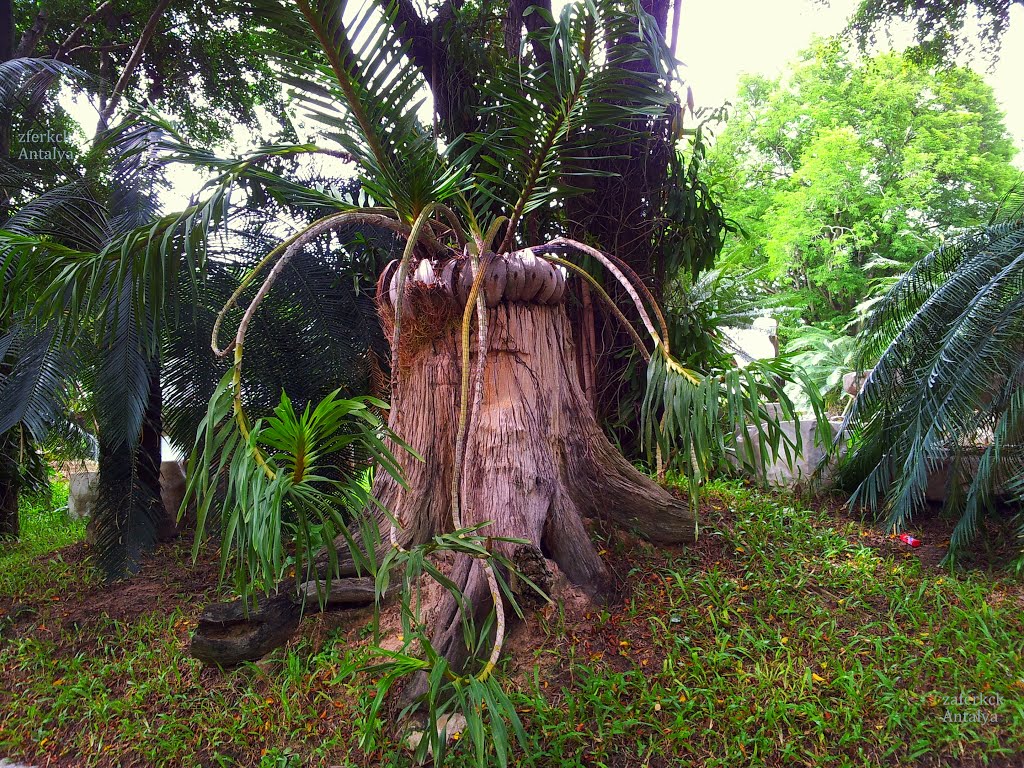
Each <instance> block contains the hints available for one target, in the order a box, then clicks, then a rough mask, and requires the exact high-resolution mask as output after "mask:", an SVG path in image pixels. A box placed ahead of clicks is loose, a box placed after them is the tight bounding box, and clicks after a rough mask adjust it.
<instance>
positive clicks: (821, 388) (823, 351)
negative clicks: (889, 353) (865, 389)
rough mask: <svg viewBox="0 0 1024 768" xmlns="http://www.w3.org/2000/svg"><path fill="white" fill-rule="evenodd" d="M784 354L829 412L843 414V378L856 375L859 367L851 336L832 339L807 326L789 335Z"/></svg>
mask: <svg viewBox="0 0 1024 768" xmlns="http://www.w3.org/2000/svg"><path fill="white" fill-rule="evenodd" d="M786 352H787V353H789V354H791V355H792V358H793V362H794V363H795V364H796V365H799V366H800V367H801V368H802V369H803V371H804V373H805V374H806V376H807V378H808V379H809V380H810V381H811V382H813V384H814V386H815V387H816V388H817V390H818V394H819V395H820V396H821V399H822V401H823V402H824V404H825V407H826V408H827V409H828V410H829V411H833V412H834V411H843V410H845V407H846V405H847V404H848V403H849V395H847V394H846V393H845V392H844V391H843V377H844V376H845V375H846V374H848V373H852V372H854V371H856V370H857V366H858V364H859V360H858V357H859V348H858V344H857V338H856V337H855V336H850V335H847V334H842V335H840V336H833V335H832V333H830V332H829V331H827V330H824V329H822V328H817V327H815V326H813V325H808V326H804V327H802V328H799V329H797V330H796V331H794V332H793V333H792V334H791V335H790V338H789V339H787V341H786ZM860 364H862V363H860Z"/></svg>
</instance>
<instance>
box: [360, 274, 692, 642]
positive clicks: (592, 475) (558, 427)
mask: <svg viewBox="0 0 1024 768" xmlns="http://www.w3.org/2000/svg"><path fill="white" fill-rule="evenodd" d="M518 258H520V254H510V255H509V256H507V257H505V261H506V263H507V264H508V267H507V269H506V268H503V269H502V270H500V271H507V272H508V274H509V275H511V274H512V271H513V263H514V261H515V260H516V259H518ZM499 261H500V260H499ZM527 261H529V258H528V259H527ZM538 261H539V260H538ZM542 266H543V267H544V268H546V269H548V270H551V269H553V268H552V267H551V266H550V265H548V264H546V263H542ZM529 269H531V267H529V266H528V267H527V272H529ZM435 271H436V273H437V274H444V270H443V269H438V270H435ZM419 274H420V275H422V272H420V273H419ZM511 279H512V278H511V277H509V278H508V280H509V281H511ZM452 282H453V283H454V278H453V279H452ZM439 283H440V284H434V285H432V286H429V285H428V286H422V287H421V286H419V285H417V284H416V283H415V282H414V283H413V284H412V286H411V288H410V290H409V292H408V294H407V300H408V304H407V306H408V317H406V318H405V319H403V328H408V330H407V331H405V332H406V333H407V334H408V335H409V336H414V337H415V338H414V339H413V341H412V342H411V343H409V344H408V345H406V344H405V343H400V346H401V350H400V352H399V361H398V365H397V366H396V368H395V370H396V377H397V388H398V393H399V402H398V405H397V407H396V408H394V409H393V410H392V412H391V417H390V421H389V427H390V428H391V429H392V430H393V431H394V432H395V433H396V434H398V435H399V436H400V437H401V438H402V439H403V440H405V441H406V442H407V443H408V444H409V445H410V446H411V447H412V448H414V449H415V450H416V451H417V452H418V453H419V454H420V455H421V456H423V461H422V462H420V461H416V460H414V459H413V458H412V457H411V456H409V455H408V454H406V453H404V452H403V451H402V450H401V449H397V451H398V455H399V457H401V458H403V459H404V460H403V465H404V466H405V468H406V472H407V484H408V488H402V487H401V486H400V485H399V484H398V483H397V482H396V481H395V480H394V479H393V478H391V477H389V476H388V475H386V474H385V473H380V474H378V476H377V480H376V483H375V486H374V494H375V495H376V496H377V498H378V499H381V500H382V501H384V503H385V505H386V506H387V507H388V508H389V509H391V510H393V511H395V512H396V513H397V515H398V517H399V522H400V525H399V528H398V538H399V542H400V543H401V544H402V545H404V546H409V545H413V544H417V543H420V542H422V541H424V540H426V539H427V538H428V537H429V536H431V535H433V534H434V533H437V532H440V531H446V530H451V528H452V520H451V480H452V474H451V473H452V463H453V452H454V444H455V440H454V436H455V432H456V427H457V418H458V407H459V393H460V383H461V373H462V371H461V358H460V354H459V353H460V340H459V328H458V323H452V322H450V320H449V321H447V322H445V321H442V322H438V315H439V314H440V313H438V311H437V304H438V302H440V301H441V300H442V297H444V296H446V295H451V294H455V293H457V290H453V291H451V292H450V293H449V294H446V291H445V289H446V288H447V286H446V285H444V278H440V279H439ZM428 292H432V293H433V294H434V295H432V296H430V297H429V299H427V298H425V294H427V293H428ZM513 292H514V289H513V288H512V286H511V282H510V283H509V287H508V290H507V291H506V292H505V294H504V295H501V296H500V301H497V302H495V301H491V302H490V303H492V304H496V306H494V307H493V308H492V309H490V310H489V317H488V334H487V335H488V344H487V355H486V364H485V367H484V373H483V398H482V401H481V405H480V409H479V412H478V413H477V414H476V416H475V420H474V421H473V422H472V423H471V424H470V425H469V433H468V434H469V437H468V440H467V443H466V452H465V461H464V466H463V470H462V476H461V480H460V484H459V493H460V499H459V501H460V505H459V506H460V509H461V516H462V524H463V525H464V526H466V527H468V526H473V525H476V524H479V523H484V522H489V524H488V525H487V526H485V527H484V528H482V529H481V531H480V533H481V534H482V535H485V536H493V537H508V538H517V539H526V540H527V541H529V542H530V544H531V545H532V547H533V549H534V551H535V552H537V553H540V554H542V555H543V557H544V558H547V559H549V560H552V561H554V562H555V563H556V564H557V565H558V567H559V568H560V569H561V570H562V572H563V573H564V574H565V575H566V576H567V578H568V579H569V580H570V581H572V582H573V583H574V584H576V585H578V586H580V587H582V588H583V589H585V590H587V591H589V592H590V593H591V594H593V595H599V594H601V593H603V592H604V591H605V588H606V587H607V585H608V584H607V582H608V572H607V570H606V568H605V566H604V564H603V563H602V561H601V558H600V557H599V556H598V555H597V552H596V550H595V548H594V545H593V544H592V542H591V539H590V536H589V535H588V533H587V528H586V521H587V520H588V519H596V518H604V519H607V520H610V521H612V522H614V523H616V524H618V525H620V526H622V527H625V528H627V529H631V530H634V531H636V532H638V533H640V534H642V535H644V536H646V537H647V538H649V539H652V540H654V541H660V542H676V541H692V540H693V538H694V536H695V534H696V524H695V518H694V515H693V512H692V511H691V510H690V509H689V508H688V507H687V505H686V504H685V503H684V502H682V501H681V500H679V499H677V498H675V497H673V496H672V495H671V494H670V493H668V492H667V491H666V490H665V489H663V488H661V487H660V486H658V485H657V484H656V483H654V482H653V481H652V480H651V479H650V478H648V477H646V476H645V475H643V474H642V473H640V472H639V471H637V470H636V469H635V468H634V467H633V466H632V465H631V464H630V463H629V462H628V461H627V460H626V459H625V458H624V457H623V456H622V455H621V454H620V453H619V452H618V451H617V450H616V449H615V448H614V447H613V446H612V445H611V443H610V442H609V441H608V439H607V438H606V437H605V435H604V433H603V432H602V430H601V428H600V426H599V425H598V423H597V420H596V418H595V416H594V413H593V410H592V409H591V408H590V406H589V404H588V402H587V399H586V397H585V396H584V394H583V392H582V390H581V386H580V381H579V376H578V373H577V366H576V363H575V360H576V358H575V353H574V351H573V341H572V330H571V328H570V324H569V320H568V317H567V315H566V312H565V308H564V305H563V303H562V302H561V301H559V302H558V303H554V304H551V303H537V301H536V298H537V297H540V298H543V294H544V290H543V288H542V289H541V290H540V291H539V293H538V296H535V297H534V298H532V299H530V298H527V300H526V301H523V300H521V299H522V298H523V297H524V296H525V297H528V295H529V292H530V290H529V288H526V289H525V290H517V292H515V298H514V299H513V300H509V295H508V294H509V293H513ZM499 293H500V292H499ZM450 301H451V307H450V309H449V312H450V317H455V318H458V317H460V316H461V314H462V306H461V305H460V304H459V302H457V301H456V300H455V299H454V298H451V299H450ZM424 307H430V309H429V311H425V310H424ZM390 311H391V310H390V307H388V306H385V307H383V308H382V312H383V318H382V319H383V320H384V323H385V326H386V327H387V326H390V314H389V313H390ZM428 329H433V334H431V333H430V332H429V331H428ZM474 337H475V334H474ZM478 353H479V350H477V349H476V348H475V344H474V348H473V357H474V358H475V357H476V356H477V354H478ZM473 365H475V362H473V363H471V368H472V366H473ZM381 523H382V526H383V525H384V524H385V521H383V520H382V521H381ZM382 541H383V542H384V544H387V534H386V533H384V535H382ZM494 548H495V549H496V550H500V551H502V553H503V554H504V555H506V556H507V557H508V558H509V559H511V560H512V561H513V562H517V561H518V560H520V559H522V558H523V557H524V556H525V553H524V551H523V547H522V546H521V545H510V544H508V543H505V542H496V543H495V544H494ZM453 579H454V580H455V581H456V583H457V584H459V585H460V586H461V587H463V593H464V596H465V597H466V598H468V600H469V601H470V603H471V605H472V606H473V611H474V613H477V614H481V613H486V611H488V610H489V609H490V607H491V602H490V599H491V598H490V592H489V590H488V588H487V585H486V582H485V579H484V574H483V568H482V564H481V563H480V561H478V560H471V559H470V558H468V557H466V558H464V560H463V561H462V562H461V563H459V564H458V565H457V566H456V570H455V573H454V574H453ZM457 614H458V611H457V606H456V603H455V600H454V599H453V598H446V604H445V605H444V606H442V608H441V610H440V612H439V613H438V614H437V616H438V619H437V625H436V635H435V637H434V640H433V642H434V646H435V648H437V649H438V650H439V651H441V652H443V653H445V654H446V655H448V657H449V659H451V660H452V661H458V660H459V659H460V658H461V657H462V656H464V655H465V653H466V649H465V648H464V647H462V629H461V626H460V621H459V617H458V615H457Z"/></svg>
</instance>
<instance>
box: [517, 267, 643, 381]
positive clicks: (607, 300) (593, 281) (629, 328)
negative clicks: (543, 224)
mask: <svg viewBox="0 0 1024 768" xmlns="http://www.w3.org/2000/svg"><path fill="white" fill-rule="evenodd" d="M537 255H538V256H540V257H541V258H542V259H544V260H545V261H550V262H551V263H553V264H559V265H561V266H563V267H565V268H567V269H571V270H572V271H574V272H575V273H576V274H578V275H579V276H580V277H582V278H583V279H584V280H586V281H587V282H588V283H589V284H590V287H591V288H592V289H593V290H594V291H595V292H596V293H597V295H598V296H599V297H600V299H601V300H602V301H603V302H604V304H605V306H606V307H608V309H609V310H610V311H611V312H612V314H613V315H615V317H616V318H618V320H619V322H620V323H621V324H622V327H623V328H625V329H626V332H627V333H629V335H630V337H632V339H633V343H634V344H636V348H637V350H638V351H639V352H640V354H641V356H643V358H644V362H645V363H646V362H648V361H650V359H651V353H650V352H648V351H647V347H646V346H644V340H643V339H641V338H640V334H639V333H637V332H636V329H635V328H634V327H633V325H632V324H631V323H630V322H629V320H627V319H626V316H625V315H624V314H623V313H622V310H621V309H619V308H618V306H616V304H615V302H614V301H612V297H611V296H609V295H608V292H607V291H605V289H604V288H603V287H602V286H601V283H600V282H599V281H598V280H597V278H595V277H594V276H593V275H591V274H590V273H589V272H587V270H585V269H584V268H583V267H581V266H580V265H579V264H574V263H573V262H571V261H569V260H568V259H563V258H560V257H558V256H552V255H551V254H547V253H540V254H537Z"/></svg>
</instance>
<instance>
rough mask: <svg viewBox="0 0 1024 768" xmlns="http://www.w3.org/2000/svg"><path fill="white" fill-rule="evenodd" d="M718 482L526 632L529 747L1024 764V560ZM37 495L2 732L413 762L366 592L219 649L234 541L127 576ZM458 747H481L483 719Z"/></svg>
mask: <svg viewBox="0 0 1024 768" xmlns="http://www.w3.org/2000/svg"><path fill="white" fill-rule="evenodd" d="M58 503H59V502H58ZM704 504H705V508H704V510H703V511H702V533H701V538H700V541H699V542H698V544H697V545H696V546H694V547H689V548H678V549H677V548H672V549H660V548H654V547H651V546H650V545H647V544H644V543H639V542H636V541H634V540H632V539H629V538H628V537H623V536H621V535H617V534H616V535H613V536H612V538H610V539H607V540H605V541H603V542H602V546H603V548H604V549H603V555H604V556H605V557H606V558H607V561H608V564H609V566H610V567H611V568H612V570H613V571H614V573H615V575H616V579H617V582H618V587H619V596H618V597H617V598H616V599H615V600H614V601H612V603H610V604H609V605H607V606H606V607H604V608H601V607H596V608H595V607H591V606H587V605H585V604H582V603H580V602H579V601H572V600H566V601H565V602H564V603H562V604H561V605H558V606H554V607H549V608H547V609H545V610H544V611H542V612H541V613H539V614H537V615H536V616H534V617H533V618H532V619H531V620H530V622H529V623H528V624H527V625H525V626H521V627H519V628H518V629H517V630H516V631H515V632H514V633H513V635H512V637H510V639H509V646H508V647H509V648H510V651H509V653H508V654H506V657H505V659H506V661H505V674H506V675H507V677H508V680H509V682H508V687H509V689H510V692H511V696H512V698H513V700H514V701H515V702H516V705H517V707H518V708H519V709H520V711H521V713H522V718H523V721H524V723H525V724H526V726H527V729H528V731H529V732H530V733H531V734H532V738H533V739H534V744H532V745H531V747H530V748H529V750H526V751H525V752H524V751H523V750H519V749H517V750H516V752H515V754H514V756H513V761H514V762H515V763H516V764H523V765H527V764H534V765H538V766H623V767H625V766H651V767H652V768H653V767H655V766H676V765H703V766H747V765H752V766H760V765H766V766H837V767H838V766H861V765H884V766H892V765H918V766H933V765H934V766H938V765H943V766H975V765H978V766H980V765H995V766H1022V765H1024V659H1022V650H1024V586H1022V584H1021V583H1020V581H1019V580H1017V579H1014V578H1013V577H1012V575H1010V573H1009V572H1006V573H1001V572H995V573H985V572H982V571H978V570H975V571H965V572H958V573H955V574H951V573H950V572H949V571H948V570H942V569H940V568H939V567H938V566H937V564H936V562H935V560H936V558H932V559H931V560H929V558H928V557H926V556H925V555H926V553H927V551H928V547H927V546H926V547H922V548H921V550H910V549H909V548H906V547H905V546H904V545H902V544H899V543H898V542H894V541H892V540H891V539H888V538H887V537H884V536H881V535H879V534H878V533H877V532H876V531H874V530H873V529H871V528H870V527H868V526H865V525H864V524H862V523H860V522H858V521H852V520H848V519H846V518H844V517H842V516H840V515H836V514H835V513H833V512H830V511H829V510H828V508H827V507H825V506H822V507H820V508H816V507H814V506H810V505H807V504H802V503H797V502H795V501H794V500H792V499H788V498H786V497H781V496H774V495H763V494H760V493H757V492H753V491H750V490H746V489H744V488H741V487H739V486H716V487H714V488H713V489H711V490H710V491H709V492H708V493H707V494H706V496H705V499H704ZM25 517H26V521H25V526H24V528H25V538H24V541H23V543H22V544H21V545H19V546H18V547H16V548H10V547H8V548H6V549H3V550H0V627H2V637H0V757H12V758H18V759H22V760H26V761H28V762H31V763H34V764H37V765H51V766H94V765H95V766H108V765H109V766H113V765H138V766H158V765H173V766H198V765H203V766H206V765H259V766H305V765H324V766H335V765H336V766H347V765H360V766H362V765H365V766H377V765H395V766H398V765H408V764H409V756H408V753H407V752H405V751H404V750H403V748H402V747H401V745H400V744H399V740H398V738H397V737H396V734H395V732H394V730H393V728H392V727H391V725H390V724H385V726H384V727H383V728H382V729H380V730H379V731H377V732H376V734H375V735H373V736H372V737H371V738H370V739H369V741H368V742H367V743H366V744H365V745H364V746H365V748H364V749H361V748H360V746H359V733H358V732H359V730H360V729H361V728H362V727H363V726H364V725H365V718H366V712H367V711H368V708H369V705H370V702H371V700H372V698H373V695H374V692H375V690H374V687H373V680H372V679H370V678H369V676H368V675H367V674H365V673H362V672H359V671H358V670H359V668H360V667H361V666H362V665H364V664H365V663H367V658H366V657H367V651H366V642H365V640H364V639H363V636H364V635H365V630H364V627H363V625H364V624H365V619H366V614H365V612H364V613H356V614H353V613H348V614H341V613H339V614H327V615H323V616H316V617H312V618H310V619H307V620H306V621H305V622H304V624H303V625H302V628H301V631H300V635H299V636H297V637H296V639H295V640H293V641H292V642H291V643H290V644H289V645H288V646H287V647H286V648H284V649H281V650H279V651H278V652H276V653H275V654H273V655H272V656H271V657H270V658H269V659H268V660H265V661H263V662H260V663H259V664H251V665H248V666H246V667H244V668H242V669H239V670H237V671H234V672H229V673H224V672H220V671H218V670H212V669H203V668H202V667H201V666H200V665H199V663H198V662H196V661H194V660H193V659H191V658H189V656H188V653H187V643H188V636H189V631H190V628H191V626H192V624H193V621H194V619H195V617H196V616H197V615H198V613H199V611H200V610H201V609H202V607H203V605H204V604H205V602H206V601H207V600H208V599H211V598H212V597H213V596H214V592H213V590H212V589H211V588H210V587H211V585H212V584H213V582H214V581H215V578H216V576H215V574H216V571H215V567H214V566H213V565H212V564H211V563H207V562H203V563H200V564H199V565H197V566H195V567H193V566H192V565H191V564H190V562H189V559H188V555H187V553H186V550H187V546H186V545H185V544H182V545H179V546H176V547H170V548H166V549H164V550H162V551H160V552H159V553H158V555H157V556H156V557H155V558H153V559H152V560H151V561H150V562H148V563H147V564H146V566H145V568H144V569H143V572H142V573H141V574H140V576H139V577H137V578H136V579H133V580H130V581H126V582H121V583H118V584H115V585H110V586H105V585H102V584H99V583H98V582H97V581H96V577H95V576H94V575H93V574H92V572H91V570H90V566H89V561H88V558H87V556H86V554H85V550H84V546H83V545H82V544H72V545H71V546H68V545H69V544H70V543H71V542H72V541H74V540H75V539H78V538H80V537H81V535H82V529H81V526H80V525H77V524H75V525H69V524H68V523H66V522H64V521H63V518H62V513H60V512H59V511H58V512H51V511H49V510H47V509H43V508H39V507H35V508H33V509H31V510H29V511H27V513H26V515H25ZM927 544H928V542H927V541H926V545H927ZM979 697H982V698H981V699H980V700H979ZM463 752H465V753H466V754H463ZM455 758H456V759H455V762H456V764H469V763H470V760H469V756H468V750H464V749H460V747H459V745H456V747H455Z"/></svg>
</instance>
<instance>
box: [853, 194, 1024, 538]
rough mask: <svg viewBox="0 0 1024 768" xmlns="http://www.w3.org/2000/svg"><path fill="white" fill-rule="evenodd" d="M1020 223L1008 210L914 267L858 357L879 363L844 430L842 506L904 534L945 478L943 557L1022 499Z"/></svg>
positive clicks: (1023, 229)
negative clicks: (857, 508) (847, 500)
mask: <svg viewBox="0 0 1024 768" xmlns="http://www.w3.org/2000/svg"><path fill="white" fill-rule="evenodd" d="M1022 213H1024V208H1022V207H1021V206H1020V203H1019V201H1017V204H1016V207H1014V206H1013V205H1011V206H1009V207H1008V208H1007V209H1006V210H1005V212H1004V213H1003V214H1001V217H1000V220H998V221H995V222H993V223H992V224H990V225H989V226H987V227H984V228H980V229H977V230H973V231H971V232H969V233H967V234H965V235H962V236H960V237H957V238H953V239H952V240H950V241H949V242H948V243H946V244H944V245H943V246H941V247H940V248H937V249H936V250H935V251H933V252H932V253H930V254H929V255H928V256H926V257H925V258H924V259H922V260H921V261H920V262H918V264H916V265H915V266H914V267H913V269H911V270H910V271H909V272H908V273H907V274H906V275H905V276H904V277H903V278H901V279H900V281H899V282H898V283H897V284H896V285H895V286H894V287H893V288H892V290H890V291H889V293H888V294H887V295H886V296H885V297H884V298H883V300H882V301H881V302H879V303H878V305H877V306H876V308H875V310H874V312H873V313H872V314H871V316H870V317H869V319H868V323H867V327H866V328H865V331H864V334H863V337H862V342H861V344H862V346H861V347H860V350H859V353H860V355H861V360H862V361H863V360H869V361H870V360H872V359H874V358H875V357H877V362H876V363H875V365H874V368H873V369H872V370H871V372H870V376H868V378H867V380H866V382H865V384H864V387H863V389H862V390H861V392H860V394H859V395H858V396H857V398H856V400H855V401H854V403H853V405H852V407H851V409H850V411H849V414H848V416H847V419H846V423H845V427H846V428H847V429H848V430H849V431H850V449H849V452H848V453H847V454H846V456H845V457H843V458H842V459H841V462H840V469H841V471H842V476H843V477H844V478H845V481H846V482H847V483H849V484H850V485H851V487H852V488H853V496H852V499H851V503H852V504H861V505H863V506H865V507H866V508H868V509H870V510H873V511H874V512H875V513H876V514H878V515H879V516H881V517H882V518H883V519H884V520H885V523H886V525H887V526H895V527H897V528H902V527H904V526H906V524H907V523H908V521H909V520H910V519H911V518H912V516H913V515H914V514H915V513H917V512H919V511H921V510H922V508H923V507H924V506H925V504H926V501H925V490H926V488H927V487H928V486H929V482H930V478H931V477H932V475H933V474H935V473H944V474H945V504H944V506H945V509H946V511H948V512H950V513H953V514H956V515H959V522H958V524H957V526H956V528H955V529H954V531H953V535H952V542H951V550H950V552H951V554H955V552H956V551H957V549H958V548H960V547H962V546H963V545H964V544H966V543H967V542H968V541H969V540H970V539H971V538H972V537H973V536H974V535H975V534H976V533H977V532H978V529H979V525H980V524H981V523H982V521H983V518H984V517H985V516H986V515H990V514H991V515H994V514H998V512H999V507H1000V503H1001V502H1005V501H1006V500H1010V499H1015V500H1017V501H1019V500H1020V498H1021V496H1022V491H1024V484H1022V483H1021V477H1022V474H1021V473H1022V470H1024V442H1022V441H1024V386H1022V383H1024V362H1022V357H1021V340H1022V339H1024V324H1022V323H1024V312H1022V309H1024V216H1022ZM1020 532H1021V535H1024V526H1022V528H1021V531H1020Z"/></svg>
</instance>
